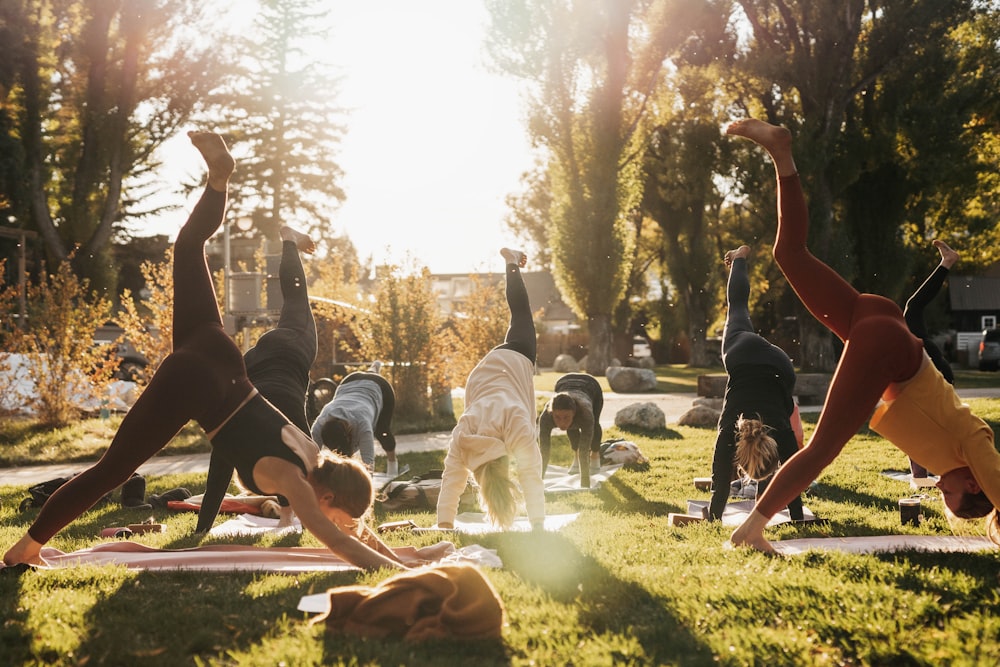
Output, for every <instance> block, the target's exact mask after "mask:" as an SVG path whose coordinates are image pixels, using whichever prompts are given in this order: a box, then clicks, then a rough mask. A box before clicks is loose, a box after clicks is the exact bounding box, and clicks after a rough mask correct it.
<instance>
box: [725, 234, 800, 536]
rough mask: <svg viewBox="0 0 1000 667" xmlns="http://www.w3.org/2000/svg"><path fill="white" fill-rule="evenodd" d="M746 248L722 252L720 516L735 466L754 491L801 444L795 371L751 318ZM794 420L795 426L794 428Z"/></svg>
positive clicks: (796, 515)
mask: <svg viewBox="0 0 1000 667" xmlns="http://www.w3.org/2000/svg"><path fill="white" fill-rule="evenodd" d="M749 254H750V247H749V246H745V245H744V246H740V247H739V248H738V249H737V250H730V251H729V252H727V253H726V257H725V262H726V266H727V267H729V283H728V285H727V287H726V300H727V305H728V309H727V312H726V326H725V330H724V331H723V335H722V364H723V366H725V368H726V373H727V374H728V375H729V378H728V380H727V382H726V393H725V396H724V398H723V399H722V414H721V415H720V417H719V433H718V435H717V436H716V440H715V455H714V458H713V460H712V485H713V487H714V490H713V492H712V501H711V504H710V505H709V518H710V519H720V518H722V512H723V510H724V509H725V506H726V500H727V499H728V498H729V483H730V482H731V481H732V480H733V478H734V475H733V469H734V467H736V468H739V469H741V470H742V471H743V473H745V474H746V475H748V476H749V477H751V478H752V479H755V480H757V483H758V484H757V495H758V496H760V494H762V493H763V492H764V488H765V487H766V485H767V478H768V477H770V476H771V475H772V474H773V473H774V471H775V470H777V469H778V465H779V464H780V463H783V462H784V461H787V460H788V459H789V458H791V456H792V455H793V454H794V453H795V452H797V451H798V449H799V446H800V441H799V437H798V436H797V432H796V431H797V430H799V432H801V431H800V429H801V425H800V423H799V415H798V408H797V407H796V405H795V401H794V400H793V398H792V392H793V391H794V390H795V369H794V368H793V367H792V360H791V359H789V358H788V355H787V354H785V352H784V350H782V349H781V348H779V347H778V346H776V345H773V344H772V343H770V342H768V340H767V339H765V338H764V337H762V336H760V335H758V334H757V333H755V332H754V330H753V325H752V324H751V322H750V308H749V298H750V277H749V274H748V272H747V256H749ZM793 423H795V425H796V428H793ZM788 512H789V515H790V516H791V518H792V519H793V520H799V521H800V520H802V499H801V497H799V498H796V499H795V500H793V501H792V502H790V503H789V504H788Z"/></svg>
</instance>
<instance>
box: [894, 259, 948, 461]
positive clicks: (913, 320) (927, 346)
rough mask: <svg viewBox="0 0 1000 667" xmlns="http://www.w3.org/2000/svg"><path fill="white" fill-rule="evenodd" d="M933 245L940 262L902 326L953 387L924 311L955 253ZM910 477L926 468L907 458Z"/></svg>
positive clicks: (914, 299)
mask: <svg viewBox="0 0 1000 667" xmlns="http://www.w3.org/2000/svg"><path fill="white" fill-rule="evenodd" d="M933 243H934V247H935V248H937V249H938V252H939V253H941V262H940V263H939V264H938V265H937V266H936V267H935V268H934V270H933V271H932V272H931V274H930V275H929V276H927V280H925V281H924V282H923V283H922V284H921V285H920V287H918V288H917V291H916V292H914V293H913V295H912V296H910V298H909V299H907V301H906V307H905V308H903V319H905V320H906V326H908V327H909V328H910V331H911V332H912V333H913V335H914V336H916V337H918V338H919V339H920V340H921V341H923V343H924V351H925V352H927V356H928V357H930V359H931V362H932V363H933V364H934V368H936V369H938V370H939V371H941V375H942V376H943V377H944V379H945V380H947V381H948V384H955V372H954V371H953V370H952V369H951V364H949V363H948V360H947V359H946V358H945V356H944V352H942V351H941V348H939V347H938V346H937V345H936V344H935V343H934V341H933V340H931V335H930V332H928V331H927V323H926V322H925V321H924V309H925V308H926V307H927V304H929V303H930V302H931V301H932V300H933V299H934V297H935V296H937V293H938V292H940V291H941V287H942V286H943V285H944V281H945V279H946V278H947V277H948V273H949V272H950V271H951V267H953V266H955V263H956V262H957V261H958V253H957V252H955V251H954V250H952V249H951V248H950V247H949V246H948V244H947V243H945V242H944V241H934V242H933ZM910 474H911V476H913V477H914V478H923V477H927V468H925V467H923V466H922V465H920V464H919V463H917V462H916V461H914V460H913V459H910Z"/></svg>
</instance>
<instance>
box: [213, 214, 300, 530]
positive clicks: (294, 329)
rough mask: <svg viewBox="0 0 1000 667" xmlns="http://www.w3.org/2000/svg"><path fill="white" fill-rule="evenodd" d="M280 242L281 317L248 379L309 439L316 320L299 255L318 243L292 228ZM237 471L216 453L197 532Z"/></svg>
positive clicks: (258, 350) (261, 343)
mask: <svg viewBox="0 0 1000 667" xmlns="http://www.w3.org/2000/svg"><path fill="white" fill-rule="evenodd" d="M279 237H280V238H281V262H280V264H279V265H278V282H279V285H280V287H281V297H282V301H281V314H280V315H279V316H278V322H277V324H276V325H275V327H274V328H273V329H270V330H268V331H266V332H265V333H264V334H263V335H262V336H261V337H260V338H258V339H257V343H256V344H255V345H254V346H253V347H251V348H250V349H249V350H247V352H246V354H244V355H243V362H244V363H245V364H246V367H247V377H248V378H250V382H251V384H253V386H254V387H256V388H257V391H259V392H260V395H261V396H263V397H264V398H265V399H266V400H267V401H268V402H269V403H271V405H273V406H274V407H276V408H278V410H279V411H280V412H281V414H283V415H285V416H286V417H288V420H289V421H290V422H292V423H293V424H295V425H296V426H297V427H299V429H301V430H302V432H303V433H307V434H308V433H309V421H308V420H307V419H306V408H305V396H306V391H307V390H308V388H309V369H310V368H312V365H313V362H314V361H315V360H316V350H317V345H316V321H315V319H314V318H313V313H312V308H311V307H310V306H309V292H308V289H307V287H306V274H305V270H304V269H303V268H302V260H301V259H300V258H299V252H300V251H301V252H310V253H311V252H313V251H314V250H315V249H316V244H314V243H313V241H312V239H311V238H310V237H309V236H308V235H307V234H303V233H302V232H299V231H297V230H295V229H293V228H291V227H289V226H287V225H286V226H284V227H282V228H281V230H280V231H279ZM233 472H234V469H233V465H232V464H231V463H229V462H228V461H226V460H225V459H223V457H222V456H219V455H216V454H214V453H213V455H212V457H211V460H210V462H209V466H208V481H207V482H206V485H205V495H204V496H203V498H202V503H201V510H200V511H199V512H198V526H197V528H196V529H195V530H196V532H199V533H204V532H207V531H208V530H209V529H211V527H212V524H213V523H214V522H215V517H216V516H217V515H218V513H219V508H220V507H221V506H222V501H223V499H224V498H225V495H226V492H227V491H228V490H229V484H230V483H231V482H232V480H233ZM278 500H279V504H280V506H281V525H290V524H291V522H292V513H291V509H290V508H289V507H288V501H287V500H286V499H285V498H283V497H279V499H278Z"/></svg>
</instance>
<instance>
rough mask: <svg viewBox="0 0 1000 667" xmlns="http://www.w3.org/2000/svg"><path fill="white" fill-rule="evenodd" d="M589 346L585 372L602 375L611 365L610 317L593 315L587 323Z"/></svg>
mask: <svg viewBox="0 0 1000 667" xmlns="http://www.w3.org/2000/svg"><path fill="white" fill-rule="evenodd" d="M587 324H588V331H589V332H590V344H589V346H588V348H587V372H588V373H590V374H591V375H595V376H601V375H604V374H605V372H606V371H607V369H608V365H609V364H610V363H611V316H610V315H594V316H591V317H590V318H589V319H588V321H587Z"/></svg>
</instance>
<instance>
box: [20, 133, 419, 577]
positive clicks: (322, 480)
mask: <svg viewBox="0 0 1000 667" xmlns="http://www.w3.org/2000/svg"><path fill="white" fill-rule="evenodd" d="M189 136H190V138H191V142H192V143H193V144H194V146H195V148H197V149H198V150H199V151H200V152H201V154H202V156H203V157H204V159H205V162H206V164H207V165H208V185H207V186H206V188H205V192H204V193H203V194H202V196H201V199H200V200H199V202H198V204H197V205H196V206H195V208H194V210H193V211H192V213H191V216H190V217H189V218H188V220H187V222H186V223H185V224H184V227H182V228H181V230H180V232H179V233H178V234H177V240H176V242H175V244H174V268H173V277H174V312H173V317H174V322H173V351H172V352H171V353H170V355H168V356H167V358H166V359H165V360H164V361H163V363H162V364H161V365H160V368H159V369H158V370H157V372H156V373H155V374H154V375H153V377H152V379H151V380H150V382H149V385H148V386H147V387H146V389H145V391H143V392H142V395H141V396H140V397H139V399H138V400H137V401H136V403H135V404H134V405H133V406H132V408H131V409H130V410H129V411H128V413H127V414H126V415H125V418H124V419H123V420H122V423H121V426H120V427H119V428H118V432H117V433H116V434H115V437H114V439H113V440H112V441H111V444H110V445H109V447H108V450H107V451H106V452H105V453H104V456H103V457H101V460H100V461H98V462H97V463H95V464H94V465H93V466H91V467H90V468H89V469H87V470H86V471H84V472H83V473H81V474H79V475H77V476H76V477H74V478H73V479H72V480H70V481H69V482H67V483H66V484H64V485H63V486H61V487H60V488H59V490H58V491H56V492H55V493H54V494H52V496H51V497H50V498H49V500H48V502H46V503H45V505H44V506H43V507H42V509H41V511H40V512H39V514H38V517H37V518H36V519H35V521H34V523H32V525H31V527H30V528H28V531H27V533H25V535H24V536H23V537H22V538H21V539H20V540H19V541H18V542H17V543H16V544H15V545H14V546H13V547H11V548H10V549H9V550H8V551H7V553H6V554H4V563H5V564H7V565H14V564H17V563H40V562H41V557H40V551H41V548H42V546H43V545H44V544H45V543H46V542H48V541H49V540H50V539H51V538H52V536H53V535H55V534H56V533H57V532H58V531H59V530H61V529H62V528H63V527H65V526H66V525H67V524H69V523H70V522H71V521H73V520H74V519H75V518H76V517H78V516H79V515H80V514H82V513H83V512H85V511H86V510H87V509H89V508H90V507H91V506H93V505H94V503H95V502H97V500H98V499H100V498H101V497H102V496H103V495H104V494H106V493H107V492H108V491H110V490H111V489H113V488H115V487H116V486H118V485H120V484H121V483H122V482H124V481H125V480H126V479H128V477H129V475H131V474H132V473H133V472H134V471H135V470H136V468H138V467H139V465H140V464H142V463H143V462H145V461H147V460H148V459H149V458H151V457H152V456H153V455H154V454H156V453H157V452H158V451H160V450H161V449H162V448H163V447H164V446H165V445H166V444H167V443H168V442H169V441H170V439H171V438H172V437H173V436H174V435H176V434H177V432H178V431H179V430H180V429H181V427H183V426H184V424H186V423H187V422H188V421H190V420H191V419H194V420H196V421H197V422H198V423H199V425H201V427H202V428H203V429H205V432H206V434H207V436H208V438H209V440H210V441H211V443H212V448H213V453H218V454H219V455H221V456H222V457H223V458H224V459H226V460H227V461H228V462H229V463H230V464H232V465H233V466H234V467H235V469H236V470H237V472H238V473H239V475H240V478H241V479H242V481H243V483H244V485H245V486H247V487H248V488H249V489H250V490H252V491H254V492H255V493H260V494H266V495H282V496H284V497H285V498H287V499H288V502H289V504H290V505H291V508H292V510H293V511H294V512H295V514H296V515H297V516H298V517H299V520H300V521H301V522H302V525H303V526H304V527H305V528H306V529H307V530H309V531H310V532H311V533H313V534H314V535H315V536H316V537H317V538H318V539H319V540H320V541H321V542H322V543H323V544H325V545H326V546H327V547H329V548H330V550H331V551H333V552H334V553H336V554H337V555H339V556H341V557H342V558H344V559H345V560H347V561H349V562H351V563H353V564H355V565H357V566H359V567H364V568H369V569H374V568H379V567H393V568H397V567H400V565H399V564H398V563H396V562H395V561H393V560H390V559H389V558H387V557H385V556H383V555H381V554H379V553H378V552H376V551H374V550H373V549H371V548H369V547H368V546H366V545H365V544H363V543H362V542H361V541H359V540H358V539H357V538H356V537H354V532H355V531H356V529H357V524H358V519H359V518H360V517H362V516H364V514H365V513H366V512H367V511H368V509H369V507H370V506H371V504H372V501H373V497H374V489H373V488H372V483H371V479H370V477H369V476H368V474H367V472H366V471H365V469H364V467H363V466H361V465H360V464H358V463H356V462H353V461H349V460H346V459H343V458H342V457H332V456H330V457H322V456H321V455H320V451H319V447H318V446H317V445H316V443H314V442H313V441H312V440H310V439H309V437H308V436H307V435H306V434H305V433H303V432H302V431H301V430H299V429H298V428H296V427H295V426H294V425H293V424H292V423H291V422H290V421H289V420H288V418H287V417H285V416H284V415H282V414H281V413H280V412H279V411H278V410H277V409H276V408H274V407H273V406H272V405H271V404H270V403H268V402H267V401H266V400H264V398H263V397H262V396H260V395H259V394H258V392H257V390H256V389H255V388H254V386H253V385H252V384H251V383H250V380H249V379H248V378H247V374H246V366H245V365H244V362H243V357H242V356H241V355H240V350H239V348H238V347H237V346H236V344H235V343H234V342H233V341H232V340H231V339H230V338H229V336H227V335H226V332H225V330H224V329H223V326H222V318H221V316H220V314H219V308H218V304H217V303H216V300H215V289H214V287H213V285H212V277H211V275H210V273H209V270H208V264H207V262H206V260H205V242H206V241H207V240H208V239H209V237H211V236H212V234H213V233H215V231H216V230H217V229H218V228H219V226H220V225H221V224H222V220H223V216H224V214H225V208H226V193H227V190H228V184H229V177H230V175H231V174H232V172H233V169H234V167H235V162H234V160H233V157H232V156H231V155H230V153H229V151H228V149H227V148H226V144H225V142H224V141H223V140H222V137H220V136H219V135H217V134H214V133H210V132H191V133H189Z"/></svg>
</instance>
